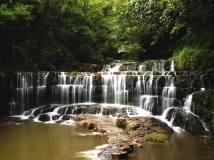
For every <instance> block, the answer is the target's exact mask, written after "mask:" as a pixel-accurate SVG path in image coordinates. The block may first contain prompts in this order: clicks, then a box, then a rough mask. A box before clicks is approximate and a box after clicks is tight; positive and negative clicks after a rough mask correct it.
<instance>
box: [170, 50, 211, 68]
mask: <svg viewBox="0 0 214 160" xmlns="http://www.w3.org/2000/svg"><path fill="white" fill-rule="evenodd" d="M172 59H174V61H175V65H176V69H178V70H199V69H200V70H203V69H208V68H212V66H213V64H212V61H213V60H214V54H212V53H210V52H209V51H208V50H205V49H202V48H198V47H185V48H183V49H182V50H180V51H177V52H175V53H174V55H173V57H172Z"/></svg>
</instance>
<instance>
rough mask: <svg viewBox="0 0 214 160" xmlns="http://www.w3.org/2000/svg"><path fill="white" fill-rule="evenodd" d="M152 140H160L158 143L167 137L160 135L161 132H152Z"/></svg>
mask: <svg viewBox="0 0 214 160" xmlns="http://www.w3.org/2000/svg"><path fill="white" fill-rule="evenodd" d="M151 138H152V140H153V141H155V142H160V143H164V142H165V141H166V140H167V137H166V136H165V135H161V134H154V135H152V137H151Z"/></svg>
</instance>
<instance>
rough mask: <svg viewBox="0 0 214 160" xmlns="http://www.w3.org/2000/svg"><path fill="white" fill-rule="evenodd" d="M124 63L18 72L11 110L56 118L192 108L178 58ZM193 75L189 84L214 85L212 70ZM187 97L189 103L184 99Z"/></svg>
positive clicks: (206, 86)
mask: <svg viewBox="0 0 214 160" xmlns="http://www.w3.org/2000/svg"><path fill="white" fill-rule="evenodd" d="M124 65H125V66H124ZM124 65H123V64H122V63H120V62H115V63H114V64H111V65H106V66H105V67H104V68H103V70H102V71H101V72H98V73H93V74H92V73H80V74H75V75H73V74H71V73H67V72H60V73H56V72H50V73H36V74H35V73H17V74H16V78H15V79H16V80H14V81H12V82H11V95H12V96H11V102H10V112H11V115H14V114H22V113H23V112H24V111H26V110H29V111H26V112H25V115H27V116H29V117H31V118H35V117H37V119H39V120H44V121H46V120H47V119H51V121H55V120H57V119H59V117H60V116H62V115H67V114H87V113H90V114H104V115H117V114H119V113H126V114H131V115H136V114H138V115H140V114H141V111H146V112H148V113H149V114H150V115H162V113H164V111H167V110H170V108H178V109H175V110H176V113H174V117H176V116H175V115H176V114H177V113H178V112H183V110H185V111H187V112H190V111H191V98H192V93H191V92H190V93H189V92H188V94H190V95H189V96H188V97H187V98H186V97H184V96H183V97H182V96H180V97H179V98H178V96H177V92H178V93H179V92H180V91H181V89H180V88H177V86H176V85H175V81H176V82H178V80H179V79H182V76H185V75H179V76H177V75H176V74H177V73H176V72H175V71H174V62H173V61H170V62H164V61H157V62H152V63H151V64H139V68H138V71H129V69H130V68H133V65H136V64H135V63H130V65H131V67H129V66H128V65H129V63H127V64H124ZM126 70H127V71H126ZM187 76H189V75H187ZM192 77H193V78H192V79H193V80H192V81H191V82H190V83H189V80H188V81H187V82H188V83H189V84H188V85H187V84H185V85H186V87H187V88H188V87H189V88H193V87H194V86H199V88H200V87H201V89H207V88H210V86H211V84H210V80H209V76H207V75H206V74H202V75H201V76H198V75H195V76H192ZM176 78H177V80H176ZM47 80H48V81H47ZM180 81H181V80H180ZM180 81H179V82H180ZM14 82H15V83H14ZM189 90H190V89H189ZM193 91H194V90H193ZM186 95H187V94H186ZM184 98H186V102H185V103H184V104H182V100H183V99H184ZM46 104H49V105H46ZM50 104H51V105H50ZM54 104H56V105H54ZM33 108H36V109H33ZM180 109H182V111H181V110H180ZM173 110H174V109H173ZM50 112H53V113H50ZM185 114H186V113H185ZM185 114H183V115H185ZM46 116H49V118H45V117H46ZM168 117H169V116H168ZM171 117H173V116H171ZM184 118H185V117H184ZM170 120H171V119H170Z"/></svg>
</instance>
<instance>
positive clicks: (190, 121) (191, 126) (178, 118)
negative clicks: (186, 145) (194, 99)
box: [166, 108, 205, 134]
mask: <svg viewBox="0 0 214 160" xmlns="http://www.w3.org/2000/svg"><path fill="white" fill-rule="evenodd" d="M166 119H167V120H168V121H172V124H173V126H179V127H181V128H182V129H184V130H186V131H189V132H191V133H194V134H205V128H204V126H203V124H202V122H201V120H200V119H199V117H198V116H195V115H193V114H192V113H191V112H187V111H186V110H185V109H182V108H171V109H169V110H168V112H167V115H166Z"/></svg>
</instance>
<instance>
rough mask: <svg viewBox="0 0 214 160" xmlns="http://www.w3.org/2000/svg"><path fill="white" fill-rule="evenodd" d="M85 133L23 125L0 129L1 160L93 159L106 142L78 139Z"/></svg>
mask: <svg viewBox="0 0 214 160" xmlns="http://www.w3.org/2000/svg"><path fill="white" fill-rule="evenodd" d="M86 132H87V131H80V130H77V129H76V128H74V127H72V126H68V125H61V124H44V123H26V124H20V125H11V126H0V159H2V160H47V159H51V160H61V159H62V160H71V159H75V160H88V159H92V158H93V157H96V155H97V153H98V152H100V151H99V148H102V147H101V146H102V145H104V144H105V143H106V141H104V140H101V139H98V138H96V137H85V136H79V134H84V133H86Z"/></svg>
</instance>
